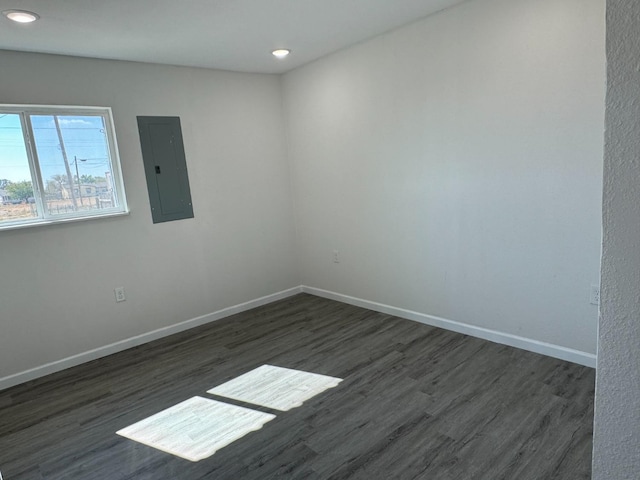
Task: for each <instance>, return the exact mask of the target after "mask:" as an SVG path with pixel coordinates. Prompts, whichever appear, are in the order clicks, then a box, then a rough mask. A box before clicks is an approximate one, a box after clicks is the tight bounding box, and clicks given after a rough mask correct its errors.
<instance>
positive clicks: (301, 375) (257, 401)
mask: <svg viewBox="0 0 640 480" xmlns="http://www.w3.org/2000/svg"><path fill="white" fill-rule="evenodd" d="M341 381H342V379H341V378H336V377H329V376H326V375H320V374H317V373H309V372H303V371H300V370H292V369H290V368H282V367H276V366H273V365H262V366H261V367H258V368H256V369H254V370H251V371H250V372H247V373H245V374H244V375H240V376H239V377H237V378H234V379H233V380H230V381H228V382H226V383H223V384H222V385H220V386H218V387H215V388H212V389H211V390H208V391H207V393H211V394H213V395H218V396H221V397H226V398H231V399H233V400H239V401H241V402H245V403H251V404H254V405H260V406H263V407H267V408H271V409H274V410H280V411H283V412H286V411H288V410H291V409H292V408H295V407H299V406H301V405H302V403H303V402H305V401H306V400H308V399H310V398H312V397H314V396H316V395H318V394H319V393H322V392H324V391H325V390H327V389H329V388H333V387H335V386H337V385H338V384H339V383H340V382H341Z"/></svg>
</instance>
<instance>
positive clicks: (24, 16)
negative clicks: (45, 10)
mask: <svg viewBox="0 0 640 480" xmlns="http://www.w3.org/2000/svg"><path fill="white" fill-rule="evenodd" d="M2 14H3V15H4V16H5V17H7V18H8V19H9V20H13V21H14V22H18V23H31V22H35V21H36V20H38V19H39V18H40V15H38V14H37V13H33V12H27V11H26V10H5V11H4V12H2Z"/></svg>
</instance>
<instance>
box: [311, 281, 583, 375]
mask: <svg viewBox="0 0 640 480" xmlns="http://www.w3.org/2000/svg"><path fill="white" fill-rule="evenodd" d="M301 289H302V291H303V292H304V293H309V294H311V295H316V296H318V297H323V298H328V299H330V300H336V301H338V302H342V303H348V304H349V305H355V306H357V307H362V308H368V309H369V310H374V311H376V312H381V313H386V314H389V315H393V316H395V317H400V318H405V319H407V320H413V321H415V322H420V323H424V324H426V325H430V326H433V327H439V328H444V329H446V330H451V331H453V332H458V333H463V334H465V335H471V336H472V337H477V338H482V339H484V340H489V341H491V342H495V343H500V344H502V345H508V346H510V347H516V348H521V349H523V350H528V351H530V352H534V353H540V354H542V355H547V356H549V357H554V358H559V359H561V360H566V361H569V362H573V363H577V364H580V365H585V366H587V367H592V368H595V367H596V355H594V354H592V353H587V352H582V351H580V350H574V349H571V348H566V347H561V346H559V345H554V344H551V343H546V342H540V341H538V340H532V339H530V338H525V337H519V336H517V335H512V334H510V333H504V332H498V331H496V330H490V329H488V328H482V327H477V326H475V325H469V324H466V323H461V322H456V321H453V320H447V319H446V318H441V317H436V316H433V315H426V314H424V313H419V312H414V311H412V310H405V309H404V308H398V307H392V306H390V305H384V304H382V303H377V302H371V301H369V300H363V299H361V298H356V297H351V296H349V295H342V294H340V293H336V292H330V291H328V290H322V289H320V288H314V287H308V286H306V285H302V287H301Z"/></svg>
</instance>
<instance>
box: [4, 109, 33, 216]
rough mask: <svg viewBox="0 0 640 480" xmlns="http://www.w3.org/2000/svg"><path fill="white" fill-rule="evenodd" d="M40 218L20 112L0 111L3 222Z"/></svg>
mask: <svg viewBox="0 0 640 480" xmlns="http://www.w3.org/2000/svg"><path fill="white" fill-rule="evenodd" d="M37 217H38V211H37V208H36V204H35V199H34V196H33V184H32V182H31V170H30V169H29V157H28V156H27V148H26V146H25V140H24V135H23V133H22V124H21V122H20V115H18V114H14V113H2V112H0V224H2V223H8V222H12V221H16V220H25V219H30V218H37Z"/></svg>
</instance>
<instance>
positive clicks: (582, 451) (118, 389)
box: [0, 294, 595, 480]
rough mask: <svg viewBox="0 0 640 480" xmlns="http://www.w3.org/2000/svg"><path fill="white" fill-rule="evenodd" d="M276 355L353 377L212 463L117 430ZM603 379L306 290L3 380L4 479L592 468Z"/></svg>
mask: <svg viewBox="0 0 640 480" xmlns="http://www.w3.org/2000/svg"><path fill="white" fill-rule="evenodd" d="M267 363H268V364H272V365H278V366H282V367H288V368H294V369H299V370H305V371H309V372H314V373H321V374H325V375H331V376H334V377H340V378H343V379H344V381H343V382H342V383H341V384H340V385H338V386H337V387H336V388H332V389H330V390H328V391H326V392H324V393H322V394H320V395H318V396H316V397H314V398H313V399H311V400H309V401H307V402H305V404H304V405H303V406H301V407H299V408H296V409H293V410H290V411H288V412H271V413H276V415H277V417H276V419H274V420H272V421H271V422H269V423H267V424H266V425H265V426H264V427H263V428H262V429H261V430H259V431H256V432H253V433H250V434H248V435H247V436H245V437H243V438H241V439H240V440H238V441H236V442H234V443H232V444H231V445H229V446H227V447H225V448H223V449H221V450H220V451H218V452H217V453H216V454H214V455H213V456H212V457H210V458H208V459H205V460H202V461H200V462H197V463H192V462H190V461H187V460H183V459H181V458H178V457H174V456H172V455H169V454H166V453H163V452H160V451H158V450H155V449H153V448H150V447H147V446H144V445H142V444H138V443H136V442H133V441H131V440H128V439H125V438H123V437H120V436H118V435H116V434H115V432H116V431H117V430H119V429H121V428H123V427H125V426H128V425H130V424H132V423H135V422H137V421H139V420H141V419H143V418H145V417H148V416H149V415H152V414H154V413H157V412H159V411H160V410H163V409H165V408H168V407H170V406H173V405H175V404H176V403H178V402H181V401H183V400H186V399H187V398H190V397H193V396H195V395H199V396H202V397H206V398H215V397H212V396H211V395H208V394H206V393H205V392H206V390H208V389H210V388H212V387H214V386H216V385H219V384H221V383H223V382H225V381H227V380H230V379H232V378H234V377H236V376H238V375H241V374H243V373H246V372H248V371H249V370H252V369H254V368H256V367H258V366H260V365H263V364H267ZM594 377H595V374H594V370H593V369H590V368H587V367H582V366H579V365H575V364H571V363H567V362H563V361H560V360H555V359H553V358H548V357H544V356H541V355H537V354H534V353H529V352H525V351H522V350H517V349H514V348H510V347H505V346H502V345H498V344H494V343H490V342H487V341H484V340H479V339H476V338H472V337H468V336H465V335H460V334H457V333H452V332H448V331H445V330H441V329H437V328H431V327H428V326H425V325H421V324H419V323H415V322H411V321H408V320H403V319H399V318H396V317H392V316H389V315H384V314H380V313H376V312H372V311H369V310H365V309H362V308H357V307H352V306H349V305H344V304H341V303H337V302H333V301H330V300H325V299H322V298H318V297H314V296H310V295H305V294H302V295H297V296H295V297H291V298H289V299H286V300H282V301H279V302H276V303H273V304H270V305H267V306H264V307H261V308H258V309H255V310H252V311H249V312H245V313H242V314H238V315H235V316H233V317H230V318H227V319H225V320H222V321H219V322H216V323H213V324H210V325H206V326H204V327H200V328H197V329H194V330H190V331H188V332H183V333H180V334H177V335H174V336H171V337H168V338H165V339H162V340H158V341H155V342H152V343H149V344H146V345H144V346H141V347H137V348H134V349H130V350H127V351H125V352H121V353H118V354H115V355H111V356H109V357H106V358H103V359H100V360H96V361H94V362H91V363H87V364H84V365H82V366H79V367H75V368H72V369H69V370H66V371H64V372H60V373H57V374H54V375H50V376H48V377H44V378H42V379H39V380H36V381H32V382H29V383H27V384H24V385H20V386H17V387H14V388H11V389H8V390H4V391H2V392H0V471H1V472H2V475H3V476H4V480H32V479H34V480H35V479H38V480H39V479H47V480H54V479H55V480H73V479H109V480H120V479H153V480H161V479H178V480H196V479H216V480H222V479H233V480H238V479H260V480H265V479H270V478H285V479H443V480H453V479H455V480H460V479H487V480H500V479H517V480H528V479H545V480H546V479H562V480H571V479H588V478H590V472H591V446H592V420H593V391H594ZM225 401H226V400H225ZM229 403H236V404H239V405H242V404H241V403H239V402H233V401H229ZM245 406H246V405H245ZM251 408H255V409H258V410H262V411H267V412H268V411H269V410H268V409H266V408H261V407H251Z"/></svg>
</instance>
